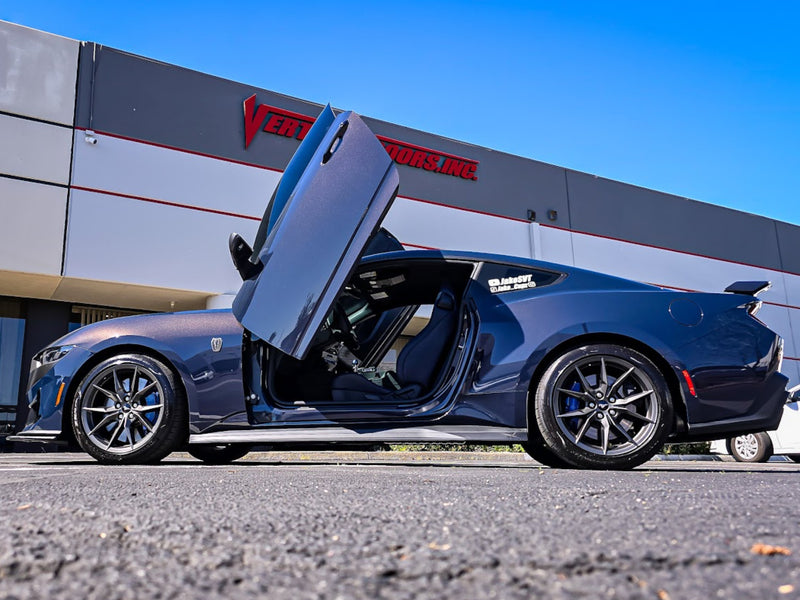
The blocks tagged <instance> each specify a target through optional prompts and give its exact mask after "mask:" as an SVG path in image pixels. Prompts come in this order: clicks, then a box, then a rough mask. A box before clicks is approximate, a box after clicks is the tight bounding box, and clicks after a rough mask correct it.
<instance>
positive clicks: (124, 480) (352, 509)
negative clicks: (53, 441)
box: [0, 452, 800, 600]
mask: <svg viewBox="0 0 800 600" xmlns="http://www.w3.org/2000/svg"><path fill="white" fill-rule="evenodd" d="M458 454H461V453H452V454H451V453H439V454H436V455H429V456H428V455H424V456H423V455H405V456H404V455H398V454H397V453H388V452H386V453H373V454H370V455H367V454H364V453H351V454H348V453H317V454H313V453H280V454H274V453H264V454H253V455H250V456H249V457H248V459H246V460H243V461H239V462H236V463H233V464H231V465H227V466H221V467H212V466H205V465H202V464H201V463H198V462H196V461H194V460H192V459H190V458H188V455H173V457H171V458H170V459H168V460H167V461H165V462H163V463H162V464H160V465H156V466H142V467H103V466H100V465H98V464H96V463H94V462H93V461H91V460H90V459H89V458H88V457H87V456H85V455H82V454H72V455H64V454H52V455H43V454H25V455H22V454H17V455H0V484H2V495H0V519H1V520H0V523H2V525H0V598H19V599H28V598H31V599H33V598H35V599H40V598H71V599H72V598H85V599H100V598H102V599H104V600H105V599H115V598H137V599H140V598H200V597H202V598H204V599H213V598H256V597H259V598H270V599H275V598H291V599H292V600H300V599H305V598H326V599H328V598H330V599H334V598H342V599H351V598H356V599H357V598H391V599H403V598H409V599H410V598H415V599H417V598H419V599H425V598H451V597H452V598H462V599H472V598H589V599H595V598H654V599H657V600H668V599H679V598H698V599H700V598H703V599H705V598H736V599H741V598H754V599H755V598H757V599H765V598H798V597H800V508H799V507H798V493H797V492H798V477H800V465H796V464H794V463H769V464H763V465H743V464H738V463H731V462H683V461H682V462H666V461H660V462H659V461H652V462H650V463H647V464H646V465H645V466H644V467H642V468H639V469H636V470H634V471H631V472H586V471H570V470H561V469H547V468H543V467H540V466H539V465H538V464H537V463H535V462H533V461H530V460H524V459H523V458H522V457H520V456H519V455H517V456H513V457H510V456H508V455H502V454H489V453H485V454H484V453H480V454H477V455H476V454H469V455H467V454H466V453H465V454H463V455H461V456H459V455H458ZM757 544H762V546H761V547H758V546H756V545H757ZM754 546H755V548H754ZM786 552H789V553H790V554H788V555H787V554H786Z"/></svg>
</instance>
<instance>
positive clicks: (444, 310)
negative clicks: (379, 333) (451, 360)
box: [331, 287, 458, 403]
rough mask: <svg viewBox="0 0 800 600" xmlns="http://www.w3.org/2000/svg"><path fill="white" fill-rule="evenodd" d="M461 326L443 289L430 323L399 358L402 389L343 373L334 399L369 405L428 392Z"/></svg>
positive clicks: (333, 390) (450, 297)
mask: <svg viewBox="0 0 800 600" xmlns="http://www.w3.org/2000/svg"><path fill="white" fill-rule="evenodd" d="M457 326H458V310H457V304H456V297H455V294H453V292H452V290H450V288H448V287H443V288H442V289H441V290H440V291H439V294H438V295H437V296H436V301H435V302H434V305H433V312H432V313H431V319H430V321H429V322H428V324H427V325H426V326H425V327H424V329H423V330H422V331H420V332H419V333H418V334H417V335H416V336H415V337H414V338H413V339H412V340H410V341H409V342H408V343H407V344H406V345H405V347H404V348H403V349H402V350H401V351H400V355H399V356H398V357H397V374H396V377H395V379H396V381H397V383H398V384H399V386H400V389H395V387H394V386H392V387H382V386H380V385H377V384H375V383H372V382H371V381H368V380H367V379H366V378H365V377H362V376H361V375H359V374H357V373H344V374H342V375H337V376H336V377H334V378H333V382H332V384H331V396H332V398H333V400H334V401H335V402H350V403H352V402H361V401H365V402H369V401H375V400H388V399H390V398H391V397H393V396H394V397H397V398H403V399H412V398H416V397H418V396H421V395H422V394H424V393H425V392H427V391H429V390H430V388H431V386H432V385H433V384H434V382H435V380H436V375H437V374H438V371H439V368H440V367H441V363H442V361H443V360H444V353H445V352H446V351H447V349H448V348H449V346H450V344H451V342H452V340H453V334H454V333H455V331H456V328H457Z"/></svg>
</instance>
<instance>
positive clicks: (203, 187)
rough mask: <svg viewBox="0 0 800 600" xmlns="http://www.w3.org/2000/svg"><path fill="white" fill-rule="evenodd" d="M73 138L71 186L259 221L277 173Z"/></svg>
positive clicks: (102, 138)
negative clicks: (255, 218)
mask: <svg viewBox="0 0 800 600" xmlns="http://www.w3.org/2000/svg"><path fill="white" fill-rule="evenodd" d="M94 138H95V139H96V140H97V143H96V144H88V143H86V142H85V141H84V132H82V131H76V132H75V156H74V159H73V167H72V185H73V186H78V187H83V188H90V189H92V190H97V191H107V192H114V193H118V194H126V195H130V196H138V197H142V198H148V199H153V200H157V201H165V202H174V203H178V204H182V205H186V206H193V207H198V208H204V209H208V210H217V211H222V212H226V213H234V214H237V215H247V216H251V217H258V218H259V219H260V218H261V215H262V213H263V212H264V208H265V207H266V205H267V202H268V201H269V198H270V196H271V195H272V192H273V190H274V189H275V186H277V184H278V181H279V180H280V175H281V174H280V173H278V172H276V171H270V170H267V169H262V168H258V167H251V166H247V165H242V164H238V163H233V162H229V161H225V160H219V159H214V158H208V157H205V156H199V155H196V154H190V153H188V152H176V151H175V150H168V149H166V148H161V147H158V146H153V145H150V144H144V143H139V142H133V141H130V140H124V139H119V138H114V137H110V136H106V135H101V134H96V135H95V136H94Z"/></svg>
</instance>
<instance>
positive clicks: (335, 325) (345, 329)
mask: <svg viewBox="0 0 800 600" xmlns="http://www.w3.org/2000/svg"><path fill="white" fill-rule="evenodd" d="M332 316H333V322H332V327H331V332H332V333H333V336H334V337H335V338H336V339H338V340H339V341H340V342H344V345H345V346H347V347H348V348H349V349H350V350H358V346H359V343H358V337H356V332H355V331H353V327H352V326H351V325H350V319H348V318H347V313H346V312H345V311H344V308H342V305H341V304H339V303H338V302H336V303H334V305H333V315H332Z"/></svg>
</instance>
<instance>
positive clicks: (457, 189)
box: [76, 44, 569, 227]
mask: <svg viewBox="0 0 800 600" xmlns="http://www.w3.org/2000/svg"><path fill="white" fill-rule="evenodd" d="M79 81H80V83H79V92H78V109H77V114H78V117H77V121H76V125H77V126H78V127H82V128H88V129H92V130H94V131H101V132H107V133H112V134H115V135H121V136H125V137H129V138H134V139H138V140H143V141H147V142H150V143H155V144H161V145H165V146H169V147H173V148H181V149H186V150H191V151H194V152H200V153H204V154H210V155H213V156H219V157H224V158H227V159H231V160H236V161H242V162H245V163H249V164H258V165H264V166H268V167H272V168H275V169H281V170H282V169H283V168H284V167H285V166H286V164H287V162H288V161H289V159H290V158H291V156H292V154H293V153H294V151H295V150H296V148H297V146H298V144H299V142H298V140H296V139H292V138H289V137H284V136H281V135H271V134H266V133H263V132H260V133H258V134H257V135H255V137H254V138H253V141H252V142H251V144H250V146H249V147H248V148H245V127H244V112H243V107H242V103H243V101H244V100H245V99H246V98H248V97H250V96H252V95H253V94H256V102H257V103H258V104H267V105H271V106H278V107H280V108H283V109H286V110H290V111H293V112H296V113H299V114H302V115H308V116H310V117H315V116H316V115H317V114H319V112H320V110H321V108H322V107H321V106H320V105H317V104H314V103H311V102H306V101H303V100H299V99H297V98H291V97H288V96H283V95H280V94H276V93H275V92H271V91H269V90H264V89H260V88H255V87H252V86H247V85H244V84H240V83H236V82H233V81H229V80H225V79H221V78H218V77H212V76H210V75H206V74H203V73H199V72H196V71H191V70H188V69H182V68H179V67H176V66H173V65H167V64H164V63H159V62H157V61H152V60H145V59H143V58H141V57H137V56H134V55H131V54H127V53H124V52H120V51H118V50H114V49H111V48H105V47H103V48H101V47H95V46H94V45H92V44H87V45H85V46H84V48H83V49H82V53H81V62H80V78H79ZM92 82H94V83H92ZM365 121H366V122H367V124H368V125H369V126H370V128H371V129H372V130H373V131H374V132H375V133H377V134H379V135H383V136H388V137H392V138H397V139H399V140H401V141H403V142H408V143H411V144H416V145H419V146H423V147H427V148H432V149H434V150H437V151H442V152H446V153H452V154H456V155H458V156H464V157H466V158H469V159H473V160H477V161H479V163H480V164H479V167H478V172H477V176H478V180H477V181H472V180H467V179H462V178H460V177H454V176H451V175H444V174H441V173H435V172H431V171H426V170H424V169H418V168H412V167H409V166H405V165H398V169H399V170H400V178H401V193H402V194H404V195H406V196H408V197H412V198H414V197H417V198H422V199H425V200H429V201H434V202H439V203H442V204H448V205H453V206H458V207H462V208H468V209H473V210H482V211H484V212H490V213H494V214H498V215H504V216H509V217H514V218H520V219H525V218H527V211H528V209H531V210H534V211H536V213H537V215H541V216H540V218H542V219H543V218H545V217H544V215H545V213H546V212H547V210H549V209H554V210H556V211H558V214H559V220H558V224H560V225H562V226H565V227H567V226H569V211H568V207H567V200H566V184H565V177H564V170H563V169H561V168H558V167H554V166H552V165H547V164H544V163H539V162H536V161H531V160H528V159H524V158H521V157H518V156H512V155H509V154H504V153H502V152H496V151H493V150H489V149H486V148H480V147H477V146H472V145H469V144H465V143H463V142H457V141H454V140H449V139H446V138H442V137H440V136H436V135H433V134H430V133H425V132H422V131H417V130H413V129H409V128H406V127H402V126H399V125H394V124H391V123H386V122H383V121H378V120H375V119H369V118H365Z"/></svg>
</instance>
